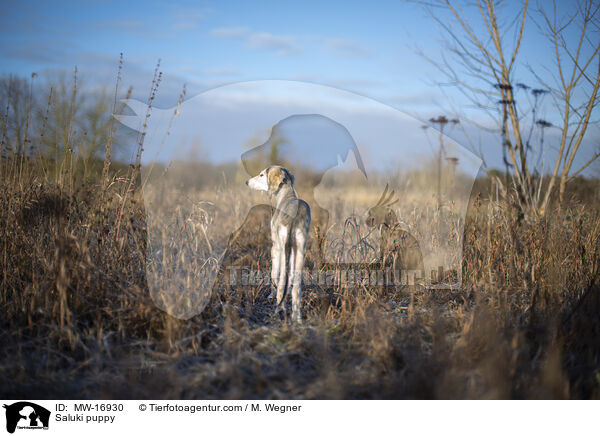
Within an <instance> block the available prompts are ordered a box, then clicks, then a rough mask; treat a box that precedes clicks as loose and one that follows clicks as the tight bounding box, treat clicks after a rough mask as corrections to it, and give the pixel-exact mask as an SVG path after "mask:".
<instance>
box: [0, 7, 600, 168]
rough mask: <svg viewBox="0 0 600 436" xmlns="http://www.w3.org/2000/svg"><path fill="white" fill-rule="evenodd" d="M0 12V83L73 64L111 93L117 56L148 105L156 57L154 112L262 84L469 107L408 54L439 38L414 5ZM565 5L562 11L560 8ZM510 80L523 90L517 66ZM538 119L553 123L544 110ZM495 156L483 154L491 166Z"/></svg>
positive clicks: (530, 45)
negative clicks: (216, 91)
mask: <svg viewBox="0 0 600 436" xmlns="http://www.w3.org/2000/svg"><path fill="white" fill-rule="evenodd" d="M3 3H4V4H3V7H2V10H3V16H2V17H1V18H0V38H1V39H0V60H1V62H0V73H2V74H9V73H16V74H19V75H23V76H26V77H27V76H29V75H30V74H31V73H32V72H37V73H38V74H39V75H40V77H42V78H43V77H44V76H49V77H52V76H53V75H55V74H57V73H61V72H65V71H66V72H69V74H70V73H71V72H72V70H73V68H74V67H75V66H77V68H78V70H79V75H80V79H81V80H83V81H84V83H87V84H88V85H93V86H105V87H112V86H114V82H115V77H116V69H117V65H118V58H119V53H121V52H122V53H123V54H124V58H125V66H124V70H123V85H124V89H125V88H126V87H127V86H128V85H132V86H133V88H134V94H133V96H134V97H136V98H139V99H146V97H147V95H148V89H149V87H150V82H151V77H152V71H153V69H154V66H155V64H156V62H157V60H158V59H161V70H162V71H163V72H164V79H163V83H162V85H161V88H160V91H159V98H158V100H157V106H159V107H163V108H168V107H170V106H173V105H174V104H175V103H176V102H177V98H178V96H179V92H180V91H181V88H182V86H183V84H184V83H185V84H186V86H187V96H188V97H193V96H194V95H197V94H198V93H200V92H203V91H205V90H208V89H211V88H214V87H216V86H219V85H223V84H228V83H234V82H239V81H246V80H263V79H286V80H301V81H308V82H313V83H318V84H324V85H330V86H334V87H338V88H341V89H344V90H349V91H352V92H355V93H358V94H360V95H364V96H367V97H370V98H373V99H376V100H378V101H380V102H383V103H385V104H388V105H391V106H394V107H396V108H399V109H401V110H403V111H405V112H407V113H409V114H412V115H415V116H417V117H419V118H421V119H425V120H426V119H428V118H429V117H433V116H437V115H439V114H440V113H444V110H445V109H444V108H445V107H447V106H448V105H447V97H448V95H449V96H450V98H451V99H452V103H453V104H454V105H457V106H459V107H460V106H461V105H463V106H465V107H467V102H466V101H463V100H461V99H460V98H459V97H458V96H457V95H456V94H453V93H452V91H451V90H450V89H448V88H446V89H442V90H440V89H439V88H437V87H436V86H434V85H433V84H434V82H435V81H436V80H438V79H441V76H440V74H439V73H438V72H437V71H436V70H435V68H434V67H432V66H431V65H430V64H429V63H428V62H427V61H425V60H424V59H423V58H422V57H421V56H419V55H418V54H417V53H416V50H415V49H416V47H417V46H418V47H420V48H421V49H422V50H423V51H425V52H426V53H428V54H430V55H431V56H433V57H437V56H438V55H439V54H440V53H441V51H442V41H441V38H440V34H439V31H438V30H437V28H436V26H435V24H434V23H433V22H432V20H431V19H430V18H429V17H428V16H427V14H426V12H425V11H424V10H423V8H422V7H421V6H419V5H416V4H414V3H411V2H398V1H389V2H388V1H378V2H369V3H365V2H353V1H344V2H342V1H332V2H319V1H302V2H285V1H277V2H241V1H240V2H233V1H232V2H205V1H187V2H176V4H175V2H167V1H164V2H163V1H152V0H149V1H144V2H137V1H129V2H118V1H110V0H107V1H81V0H79V1H62V2H49V1H45V2H44V1H31V2H13V1H11V2H7V1H3ZM568 3H569V2H562V3H561V5H560V7H561V8H564V9H565V10H568V7H569V5H568ZM471 18H474V17H471ZM529 28H531V29H534V27H533V26H530V27H529ZM522 50H523V53H522V54H523V59H526V61H527V63H528V64H529V65H532V66H533V67H534V68H537V67H538V66H543V65H544V64H545V63H547V57H548V49H547V45H544V43H543V40H542V39H541V38H540V37H539V35H537V34H536V32H535V31H532V32H528V33H527V34H526V39H525V41H524V45H523V49H522ZM538 71H542V74H544V73H543V70H542V69H541V68H539V69H538ZM518 73H519V74H520V76H519V77H522V80H523V81H525V82H526V83H531V84H533V83H532V77H531V75H530V74H529V73H528V72H527V69H526V66H525V65H520V66H519V70H518ZM533 85H534V86H535V84H533ZM443 91H445V93H446V95H444V92H443ZM547 117H548V118H549V119H552V112H551V111H549V112H548V114H547ZM594 132H595V133H594ZM594 132H592V133H593V134H595V135H596V137H597V129H596V130H595V131H594ZM455 136H456V135H455ZM456 139H458V140H459V141H460V138H456ZM488 140H494V141H497V140H498V138H497V136H495V137H493V139H492V137H490V139H488ZM590 147H591V146H590ZM498 148H499V147H493V148H490V151H489V158H490V161H491V162H492V164H494V162H495V161H497V159H498V153H497V150H498ZM590 150H592V148H590Z"/></svg>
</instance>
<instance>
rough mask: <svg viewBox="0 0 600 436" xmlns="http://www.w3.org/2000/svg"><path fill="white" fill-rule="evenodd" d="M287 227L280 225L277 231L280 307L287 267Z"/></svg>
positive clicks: (278, 299)
mask: <svg viewBox="0 0 600 436" xmlns="http://www.w3.org/2000/svg"><path fill="white" fill-rule="evenodd" d="M288 233H289V232H288V229H287V227H284V226H282V227H280V228H279V231H278V232H277V243H278V246H279V259H278V260H279V277H278V281H277V306H278V308H281V306H283V300H284V297H285V290H286V289H285V287H286V282H287V274H286V273H287V268H286V266H287V265H286V261H287V259H286V254H287V253H286V251H287V250H286V245H287V238H288Z"/></svg>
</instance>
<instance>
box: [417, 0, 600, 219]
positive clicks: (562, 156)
mask: <svg viewBox="0 0 600 436" xmlns="http://www.w3.org/2000/svg"><path fill="white" fill-rule="evenodd" d="M424 5H425V7H426V9H427V10H428V11H429V13H430V16H431V17H432V18H433V19H434V20H435V21H436V22H437V23H438V24H439V26H440V27H441V29H442V32H443V34H444V37H445V41H446V42H447V46H446V49H445V51H444V53H443V54H442V59H441V61H440V60H434V59H432V58H431V57H430V56H427V55H424V56H425V57H427V58H428V59H429V60H430V61H431V62H432V63H433V64H434V65H436V66H437V67H438V68H439V70H440V71H441V72H442V73H443V74H444V75H445V76H446V79H447V80H449V81H450V84H452V85H454V86H455V87H456V89H458V90H459V91H460V92H461V93H462V94H463V95H464V96H465V97H467V98H468V99H469V101H470V102H471V103H473V104H474V105H475V107H476V108H478V109H480V110H482V111H484V112H485V113H486V114H487V115H489V116H490V117H491V118H492V119H493V120H494V121H495V122H496V125H497V128H498V131H499V132H500V133H501V136H502V147H503V153H504V156H505V165H506V172H507V177H506V179H505V181H504V182H503V181H501V180H500V179H498V178H497V177H496V178H495V180H496V182H497V183H499V184H500V185H501V188H502V190H503V192H504V193H505V194H506V193H508V192H510V190H509V186H507V184H512V187H513V188H514V191H515V192H516V193H517V196H516V198H517V201H518V203H519V205H520V206H521V208H522V209H523V211H525V212H527V213H530V214H533V215H535V216H543V215H544V214H545V213H546V212H547V211H548V205H549V203H550V199H551V195H552V193H553V191H554V190H555V188H556V187H557V185H558V189H559V201H560V202H562V200H563V197H564V191H565V186H566V184H567V183H568V182H569V181H571V180H572V179H573V178H574V177H576V176H577V175H578V174H580V173H581V172H582V171H583V170H585V169H586V168H587V167H588V166H589V165H590V164H592V162H594V161H595V160H596V159H597V158H598V157H599V154H598V153H596V154H594V155H593V156H592V157H591V158H590V159H589V161H588V162H587V163H585V164H584V165H582V166H581V167H579V168H574V167H573V163H574V161H575V157H576V155H577V154H578V152H579V151H580V149H581V144H582V141H583V138H584V136H585V134H586V132H587V130H588V127H589V125H590V123H591V122H593V120H592V114H593V112H594V110H595V108H596V106H597V104H598V99H599V96H598V87H599V85H600V53H599V50H600V38H598V30H599V27H600V26H599V23H600V21H599V19H600V17H599V16H600V12H599V9H600V5H599V4H598V2H597V1H595V0H580V1H579V2H577V5H576V7H572V8H569V14H567V15H566V16H565V15H563V16H561V14H560V13H559V11H558V8H557V5H556V2H554V3H553V4H552V6H551V7H550V8H546V6H542V5H539V6H538V7H537V8H535V9H534V10H531V8H530V6H529V2H528V0H524V1H523V2H522V3H521V4H520V5H519V7H518V8H517V9H515V8H514V3H512V2H504V1H494V0H476V1H475V3H473V4H468V5H466V6H465V7H464V8H461V7H459V6H458V5H457V4H456V3H455V2H451V1H449V0H439V1H435V0H434V1H433V2H428V3H424ZM466 8H471V10H469V12H467V9H466ZM526 30H527V32H529V31H536V32H540V33H541V34H542V35H544V36H545V37H546V38H547V40H548V42H549V44H550V48H551V52H552V57H549V65H548V66H547V68H546V69H547V72H548V76H549V77H550V79H546V80H545V79H544V77H546V75H544V74H542V72H541V71H536V70H534V69H533V68H531V67H530V68H529V70H530V72H531V73H532V74H533V76H534V77H535V78H536V80H537V81H538V82H539V84H540V87H539V88H535V89H532V88H531V87H529V86H527V85H524V84H523V83H520V82H518V81H517V78H516V77H515V76H516V74H517V73H516V69H517V65H522V63H521V62H520V57H521V55H520V50H521V46H522V42H523V38H524V34H525V33H526ZM574 35H576V36H575V37H574ZM519 94H520V95H519ZM545 94H548V95H550V96H551V98H552V101H553V103H554V108H555V110H556V113H557V114H558V117H559V120H560V122H559V123H557V124H558V125H556V126H553V125H552V124H551V123H550V122H548V121H546V120H543V119H541V118H540V117H539V112H538V110H539V107H540V102H541V100H542V99H543V97H544V95H545ZM521 98H522V100H523V101H524V102H526V104H523V103H518V101H517V100H518V99H521ZM530 114H531V115H532V118H529V116H528V115H530ZM463 117H464V115H463ZM550 127H553V128H554V127H555V128H557V129H559V131H560V135H558V138H559V139H558V140H557V141H558V143H554V144H550V145H551V146H552V147H553V149H554V150H556V157H555V161H554V162H553V164H552V165H551V166H552V169H551V171H549V172H546V171H545V168H544V167H543V161H542V163H541V168H539V166H540V159H539V153H540V152H541V151H540V150H541V149H543V147H544V146H545V144H544V140H545V141H546V143H548V141H549V138H548V137H547V136H546V137H545V139H544V130H545V129H547V128H550ZM534 130H535V131H536V132H537V134H536V135H535V138H537V139H536V141H537V143H536V144H532V132H533V131H534ZM534 145H536V146H537V147H536V146H534ZM542 151H543V150H542ZM553 158H554V157H553ZM544 173H546V174H548V173H549V176H547V177H544ZM490 174H491V173H490Z"/></svg>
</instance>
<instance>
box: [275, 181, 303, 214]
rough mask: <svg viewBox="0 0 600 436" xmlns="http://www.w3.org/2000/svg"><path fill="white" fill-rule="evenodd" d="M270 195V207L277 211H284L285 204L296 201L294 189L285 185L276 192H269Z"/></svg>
mask: <svg viewBox="0 0 600 436" xmlns="http://www.w3.org/2000/svg"><path fill="white" fill-rule="evenodd" d="M270 195H271V205H272V206H273V207H274V208H275V209H277V210H281V209H284V208H285V206H284V205H285V204H287V203H289V202H290V201H293V200H297V199H298V197H297V196H296V191H295V190H294V187H293V186H292V185H289V184H287V183H284V184H282V185H281V186H280V187H279V189H277V191H275V192H271V193H270Z"/></svg>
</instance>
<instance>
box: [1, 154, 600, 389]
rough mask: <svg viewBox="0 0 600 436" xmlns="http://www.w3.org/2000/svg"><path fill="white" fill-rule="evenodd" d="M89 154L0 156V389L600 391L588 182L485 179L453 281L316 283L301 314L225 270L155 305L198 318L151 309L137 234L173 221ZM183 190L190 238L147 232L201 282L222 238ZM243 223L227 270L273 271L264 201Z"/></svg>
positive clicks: (599, 229) (595, 256) (128, 178)
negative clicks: (528, 193) (153, 212)
mask: <svg viewBox="0 0 600 436" xmlns="http://www.w3.org/2000/svg"><path fill="white" fill-rule="evenodd" d="M95 165H96V167H95V170H94V168H92V166H91V165H88V166H86V167H85V168H83V166H82V163H81V162H79V161H77V160H76V159H72V160H69V156H68V154H67V156H66V158H65V159H64V160H63V161H62V162H61V165H59V166H57V165H56V163H55V162H52V161H44V160H39V159H31V160H30V159H27V158H24V157H22V158H9V159H4V160H3V162H2V165H1V167H0V169H1V174H0V204H1V205H2V208H1V213H0V240H1V242H0V258H1V259H2V260H1V262H0V264H1V267H0V281H1V286H0V314H1V318H0V396H2V397H4V398H90V399H91V398H95V399H113V398H119V399H133V398H136V399H138V398H139V399H145V398H178V399H212V398H220V399H235V398H244V399H256V398H274V399H297V398H307V399H312V398H318V399H326V398H356V399H370V398H400V399H404V398H457V399H459V398H460V399H462V398H475V399H483V398H490V399H491V398H516V399H520V398H542V399H549V398H582V399H588V398H595V399H598V398H600V341H599V340H598V338H599V337H600V317H599V316H598V313H600V282H599V265H600V248H599V247H600V244H599V240H598V239H599V236H600V213H599V211H598V208H597V204H598V198H597V194H595V195H596V196H595V197H594V194H593V192H594V191H595V192H598V186H597V181H594V180H591V181H590V180H588V181H587V183H588V184H589V185H588V187H586V188H585V189H584V190H583V192H584V193H585V195H582V194H581V192H579V191H577V188H578V187H580V186H581V185H582V183H583V182H582V181H580V183H579V184H577V183H575V184H574V185H573V186H574V187H573V188H572V192H570V193H569V195H568V198H570V199H571V201H570V203H569V204H567V205H564V206H563V207H562V208H556V210H553V211H552V213H549V214H547V215H546V217H544V218H541V219H532V218H529V217H522V216H520V215H519V214H518V213H517V212H516V210H515V208H514V207H513V206H512V205H511V204H509V203H507V202H504V201H501V200H497V199H495V198H493V197H492V196H490V195H488V188H489V186H490V182H489V179H487V178H481V179H479V180H478V181H477V183H476V186H475V189H474V190H473V193H472V195H471V199H470V202H469V205H468V206H469V207H468V213H467V216H466V218H465V220H464V232H463V233H462V234H461V235H458V237H459V238H461V241H462V242H463V246H464V250H463V258H462V261H461V265H460V268H461V272H462V278H463V280H462V286H461V287H460V289H455V290H437V291H435V290H427V289H423V288H419V287H416V288H411V289H407V288H401V289H393V290H391V291H390V290H386V289H381V288H380V287H378V286H376V285H373V286H372V285H370V284H364V285H361V286H357V287H348V286H343V285H342V284H339V283H333V284H330V285H320V284H318V283H316V284H314V283H313V284H308V285H306V286H305V292H304V302H303V317H304V322H303V324H302V325H295V324H293V323H291V321H290V320H289V319H287V318H285V317H284V318H281V317H278V316H273V315H272V313H273V303H272V302H270V301H269V300H267V295H268V294H269V287H268V285H265V284H264V283H261V282H258V283H255V284H253V285H252V286H230V285H228V284H227V283H226V280H225V277H224V273H223V271H222V269H221V271H220V272H218V276H217V277H216V284H215V286H214V287H213V288H212V290H211V292H208V293H203V294H201V295H196V296H195V298H196V299H191V300H189V301H180V300H177V298H178V294H177V293H176V292H171V293H167V295H168V296H170V297H169V298H171V299H169V298H167V299H165V300H164V301H163V303H162V304H163V305H164V306H165V307H167V308H171V309H170V310H177V308H182V309H181V310H184V311H186V307H193V308H198V307H200V306H202V307H203V308H204V309H203V310H201V311H198V312H199V313H198V314H197V315H195V316H192V317H190V318H189V319H186V320H182V319H179V318H177V317H173V316H171V315H169V314H168V313H167V312H165V311H163V310H161V309H160V308H158V307H157V304H156V298H152V297H153V295H152V289H151V286H149V282H150V281H153V282H154V283H156V280H157V278H156V277H155V278H152V277H150V278H149V277H148V276H147V274H146V272H147V267H148V262H150V261H151V259H149V258H148V257H147V256H146V253H147V248H148V247H147V243H148V239H147V235H148V229H149V228H151V227H152V226H156V225H164V224H165V222H164V220H155V221H152V217H150V218H148V220H147V219H146V216H147V215H146V210H145V207H146V205H145V201H147V198H144V197H143V196H142V195H141V193H140V189H139V186H140V183H141V182H140V180H141V178H140V174H139V173H138V172H137V171H136V168H135V166H133V167H126V166H123V165H119V164H115V163H113V164H112V165H110V170H109V171H107V172H105V173H104V174H103V175H100V174H101V171H100V168H101V167H102V165H103V162H101V161H98V162H95ZM94 171H95V173H94ZM86 172H88V173H94V174H96V176H94V177H87V176H85V174H86ZM576 182H577V181H576ZM590 186H591V187H590ZM168 189H173V190H174V191H168ZM176 189H181V188H175V187H167V192H163V193H162V195H164V196H165V198H171V199H173V198H183V197H185V198H186V199H189V201H188V202H181V201H180V202H179V204H181V205H188V206H186V207H183V206H182V207H181V208H180V209H177V206H176V205H174V206H173V207H175V209H177V213H176V214H175V215H177V214H179V215H178V216H179V219H181V220H184V221H185V222H186V223H187V224H186V225H185V226H182V227H181V228H182V229H183V231H184V232H185V234H184V235H177V236H176V235H173V234H172V233H170V232H173V228H172V227H169V226H164V227H163V228H161V229H159V230H160V232H158V233H157V232H154V233H153V234H154V235H157V234H160V235H161V238H160V242H161V243H162V244H163V246H164V247H167V246H169V244H170V243H171V242H172V241H176V240H186V241H188V246H192V247H193V246H194V244H197V245H196V247H197V250H196V251H195V253H196V257H193V258H186V256H191V255H193V254H194V253H185V252H181V250H179V249H177V247H174V246H172V245H171V246H170V247H171V248H174V249H173V252H172V253H171V254H173V256H172V257H171V258H169V257H168V256H164V257H162V259H163V262H166V264H164V265H163V267H165V269H164V271H166V270H167V269H168V268H166V266H168V265H173V264H172V262H176V261H179V262H184V263H186V264H187V265H192V269H191V272H192V276H191V277H185V278H184V280H187V281H188V282H189V281H190V280H200V279H202V278H203V277H204V278H206V274H205V271H203V268H207V263H206V261H207V259H210V258H211V256H214V254H215V252H217V251H218V250H217V248H216V247H211V248H212V250H213V251H214V252H202V250H205V249H206V244H204V241H205V239H206V236H205V233H206V232H207V231H209V232H217V231H219V228H220V227H219V226H220V225H222V226H224V225H225V222H224V221H222V220H216V219H215V216H216V215H215V214H218V211H216V210H214V209H211V208H210V207H209V206H210V204H208V203H199V202H198V201H195V197H194V195H196V194H198V195H201V194H205V195H207V194H206V193H202V192H200V193H191V192H190V193H186V192H181V191H175V190H176ZM590 192H591V193H592V194H590ZM219 195H226V192H220V193H219ZM331 195H332V196H333V197H335V196H336V195H337V194H336V193H335V192H331ZM377 195H378V193H372V194H369V195H367V194H365V195H364V199H363V200H360V201H364V203H365V204H367V203H368V204H372V202H373V201H375V202H376V201H377ZM146 197H147V196H146ZM204 198H205V197H204ZM411 198H412V197H411ZM232 201H233V200H232ZM244 201H246V202H251V201H252V199H251V198H247V199H246V200H244ZM232 204H233V203H232ZM235 204H238V203H235ZM248 205H249V203H248ZM242 206H243V205H240V206H239V207H238V209H239V210H240V211H241V210H243V207H242ZM402 207H404V208H405V210H404V211H403V212H402V211H400V210H399V212H402V214H403V216H404V217H407V216H408V217H409V220H410V219H412V220H413V221H419V219H420V217H418V216H413V217H412V218H411V217H410V210H411V208H410V204H408V205H407V204H406V203H405V204H404V205H403V206H402ZM234 209H235V208H234ZM238 209H235V210H236V211H237V210H238ZM234 213H237V212H234ZM240 213H241V212H240ZM447 213H451V211H450V212H447ZM240 217H241V218H243V216H241V215H240ZM240 217H238V218H240ZM346 218H347V217H346ZM344 219H345V217H344V216H343V213H340V214H337V213H333V214H332V215H331V217H330V221H331V223H332V224H335V225H338V226H339V225H343V223H344V222H345V221H344ZM157 223H158V224H157ZM161 223H162V224H161ZM245 226H246V229H245V231H244V232H240V233H239V234H238V235H237V237H236V238H235V239H232V240H231V241H229V248H228V251H227V255H226V258H225V260H224V265H226V266H231V265H240V266H241V267H242V268H243V267H253V266H256V267H257V268H258V269H260V268H263V269H264V268H268V264H269V258H270V251H269V241H268V232H266V231H265V230H266V229H267V228H268V227H265V226H268V217H267V216H266V215H265V214H264V213H263V214H262V215H261V214H260V211H259V213H258V214H257V215H256V219H255V220H254V221H252V222H248V223H246V225H245ZM455 230H456V231H458V230H457V229H455ZM354 231H355V232H357V234H358V235H359V238H358V240H360V236H361V235H364V234H365V233H367V230H366V229H365V228H360V227H359V228H355V229H354ZM223 233H224V237H226V236H227V235H226V232H223ZM450 233H451V232H450ZM433 236H435V235H433ZM442 239H443V238H439V240H440V241H442ZM150 241H151V243H153V244H155V243H157V241H154V240H152V238H150ZM190 241H191V245H190ZM328 241H329V243H332V242H334V241H336V239H335V238H330V239H329V240H328ZM338 242H339V241H338ZM440 243H441V242H440ZM202 247H204V248H202ZM374 249H375V250H376V248H374ZM177 256H179V257H177ZM311 256H313V254H312V251H310V250H309V254H308V259H307V265H309V266H311V267H312V266H314V265H315V259H314V258H312V257H311ZM165 259H167V260H165ZM177 259H179V260H177ZM215 273H216V272H215ZM154 297H156V296H154ZM172 298H175V300H173V299H172ZM185 313H188V312H185Z"/></svg>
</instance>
